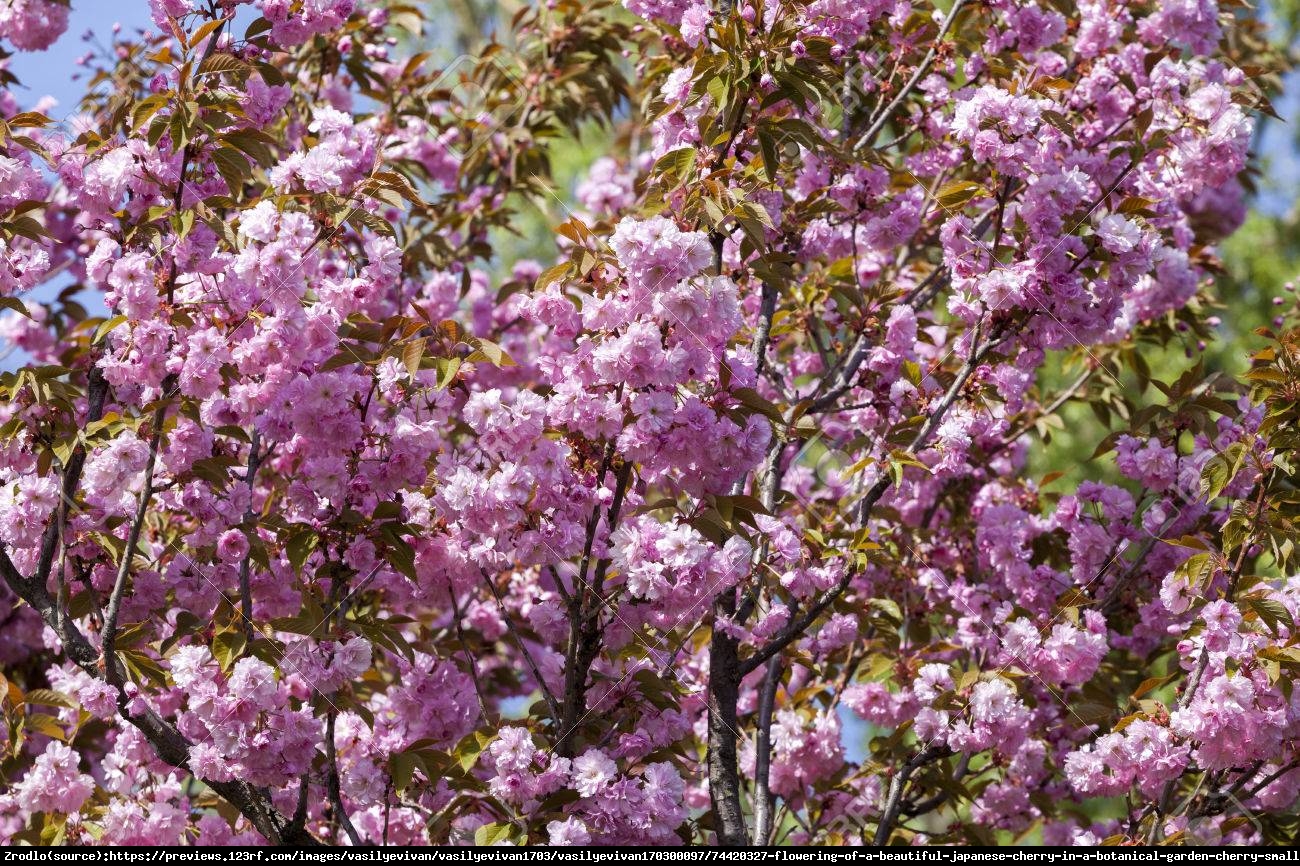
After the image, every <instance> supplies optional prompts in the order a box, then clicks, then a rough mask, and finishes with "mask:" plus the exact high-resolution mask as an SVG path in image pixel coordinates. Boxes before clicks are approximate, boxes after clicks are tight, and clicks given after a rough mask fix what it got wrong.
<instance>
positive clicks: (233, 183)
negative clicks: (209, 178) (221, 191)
mask: <svg viewBox="0 0 1300 866" xmlns="http://www.w3.org/2000/svg"><path fill="white" fill-rule="evenodd" d="M212 161H213V162H214V163H216V166H217V171H218V172H220V174H221V177H222V179H223V180H224V181H225V182H226V186H227V187H229V189H230V194H231V195H232V196H237V195H239V193H240V191H241V190H242V189H243V187H244V181H245V180H247V179H248V178H249V177H250V176H252V173H253V168H252V166H250V165H249V164H248V159H247V158H246V157H245V156H244V155H243V154H242V153H240V152H239V151H238V150H235V148H233V147H219V148H217V149H216V151H214V152H213V154H212Z"/></svg>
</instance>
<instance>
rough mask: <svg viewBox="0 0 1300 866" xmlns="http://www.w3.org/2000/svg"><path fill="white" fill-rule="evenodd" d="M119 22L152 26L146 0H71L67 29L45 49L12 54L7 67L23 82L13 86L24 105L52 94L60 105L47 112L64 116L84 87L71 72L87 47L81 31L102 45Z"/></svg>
mask: <svg viewBox="0 0 1300 866" xmlns="http://www.w3.org/2000/svg"><path fill="white" fill-rule="evenodd" d="M115 23H117V24H121V25H122V27H123V29H124V30H126V31H127V32H132V31H134V30H136V29H139V28H141V27H152V26H153V22H152V21H151V20H149V4H148V3H146V2H145V0H129V2H115V3H106V2H104V0H95V2H86V0H80V2H78V0H74V2H73V5H72V14H71V16H70V17H69V24H68V30H67V32H66V33H64V34H63V36H62V37H61V38H60V39H59V41H58V42H55V43H54V45H53V46H51V48H50V49H49V50H48V51H36V52H25V51H21V52H18V53H16V54H15V55H14V57H13V59H12V60H11V61H10V62H9V68H10V69H11V70H13V73H14V74H15V75H17V76H18V79H19V81H21V82H22V84H23V86H22V87H21V88H18V89H17V90H16V92H17V95H18V99H19V101H20V102H22V104H23V106H24V107H30V106H31V105H33V104H34V103H35V102H36V100H38V99H40V98H41V97H42V96H53V97H54V98H55V99H57V100H58V101H59V105H58V107H57V108H55V109H54V110H53V111H52V112H50V115H51V116H52V117H54V118H56V119H61V118H63V117H65V116H67V115H68V114H69V113H70V112H72V110H73V109H75V108H76V106H77V100H78V98H79V97H80V96H81V94H82V92H83V91H84V89H85V76H84V74H83V76H82V77H81V79H80V80H78V81H73V80H72V76H73V75H75V74H76V73H78V72H81V71H83V70H82V69H81V67H78V66H77V64H76V61H77V58H78V57H80V56H82V55H83V54H85V53H86V51H87V50H89V43H86V42H83V41H82V38H81V37H82V35H83V34H84V33H86V32H87V31H89V32H90V33H92V34H93V36H94V39H95V40H96V41H97V42H98V43H99V44H101V45H104V46H107V45H109V44H111V43H112V41H113V25H114V24H115Z"/></svg>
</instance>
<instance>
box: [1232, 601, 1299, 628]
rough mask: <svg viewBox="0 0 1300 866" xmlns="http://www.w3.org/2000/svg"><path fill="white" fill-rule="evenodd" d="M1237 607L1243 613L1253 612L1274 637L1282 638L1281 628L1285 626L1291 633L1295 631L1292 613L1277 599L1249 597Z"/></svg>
mask: <svg viewBox="0 0 1300 866" xmlns="http://www.w3.org/2000/svg"><path fill="white" fill-rule="evenodd" d="M1237 607H1238V608H1240V609H1241V611H1242V613H1248V612H1253V613H1254V614H1255V615H1256V616H1257V617H1259V618H1260V619H1261V620H1263V622H1264V624H1265V625H1266V626H1268V630H1269V631H1271V632H1272V633H1273V636H1274V637H1281V636H1282V628H1281V627H1282V626H1284V625H1285V626H1286V627H1287V629H1288V630H1289V631H1294V630H1295V622H1294V621H1292V619H1291V614H1290V612H1289V611H1288V610H1287V609H1286V607H1285V606H1284V605H1283V604H1282V602H1280V601H1277V600H1276V599H1272V598H1261V597H1259V596H1247V597H1246V598H1243V599H1241V600H1240V601H1238V602H1237Z"/></svg>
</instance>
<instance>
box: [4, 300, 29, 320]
mask: <svg viewBox="0 0 1300 866" xmlns="http://www.w3.org/2000/svg"><path fill="white" fill-rule="evenodd" d="M0 310H13V311H14V312H15V313H21V314H22V315H24V316H26V317H27V318H29V319H30V318H31V317H32V314H31V313H29V312H27V307H26V305H25V304H23V302H22V301H20V300H18V299H17V298H10V297H3V298H0Z"/></svg>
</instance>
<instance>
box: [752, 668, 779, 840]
mask: <svg viewBox="0 0 1300 866" xmlns="http://www.w3.org/2000/svg"><path fill="white" fill-rule="evenodd" d="M780 683H781V657H780V656H779V655H774V656H772V657H771V658H770V659H768V661H767V671H766V673H764V674H763V686H762V691H760V692H759V696H758V730H757V731H755V732H754V754H755V758H754V844H755V845H767V844H768V843H769V842H770V841H771V839H772V807H773V805H774V803H773V799H772V789H771V775H772V710H773V708H774V707H775V705H776V690H777V687H778V686H779V685H780Z"/></svg>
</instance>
